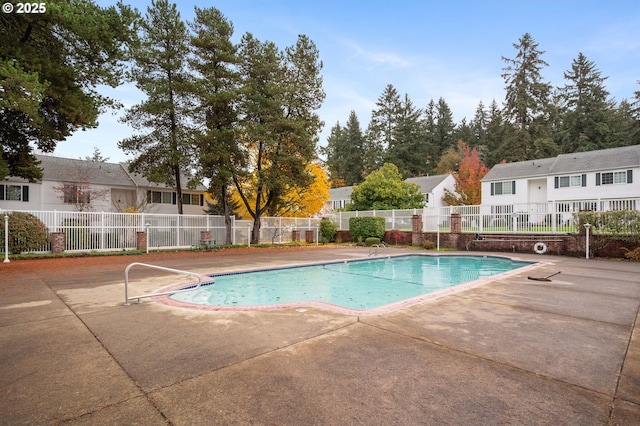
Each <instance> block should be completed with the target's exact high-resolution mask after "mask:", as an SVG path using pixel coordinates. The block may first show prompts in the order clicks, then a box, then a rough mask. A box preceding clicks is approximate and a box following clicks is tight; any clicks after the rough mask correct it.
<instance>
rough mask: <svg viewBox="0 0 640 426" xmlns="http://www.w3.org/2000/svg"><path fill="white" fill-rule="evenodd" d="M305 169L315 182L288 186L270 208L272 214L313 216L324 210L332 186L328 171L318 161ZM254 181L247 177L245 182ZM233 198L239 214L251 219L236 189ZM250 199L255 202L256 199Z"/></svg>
mask: <svg viewBox="0 0 640 426" xmlns="http://www.w3.org/2000/svg"><path fill="white" fill-rule="evenodd" d="M305 171H306V173H308V174H310V175H311V176H312V178H313V182H312V183H311V184H310V185H309V186H307V187H305V188H300V187H298V186H293V187H289V186H287V188H286V189H285V192H284V194H283V195H282V196H281V197H280V198H279V199H278V201H277V203H276V205H275V206H274V208H273V209H270V211H269V213H270V215H272V216H281V217H311V216H314V215H316V214H317V213H319V212H320V211H321V210H322V207H324V204H325V203H326V202H327V200H328V199H329V189H330V187H331V185H330V182H329V178H328V176H327V172H326V170H325V169H324V168H323V167H322V166H321V165H319V164H316V163H310V164H308V165H307V167H306V169H305ZM254 183H255V179H247V180H245V182H244V184H245V185H248V186H251V185H253V184H254ZM246 192H247V193H251V194H253V193H255V191H246ZM231 200H232V202H234V203H235V204H237V205H238V206H239V207H238V209H237V214H238V216H239V217H240V218H242V219H251V215H250V214H249V212H248V210H247V207H246V205H245V204H244V203H243V202H242V198H241V197H240V194H239V193H238V191H237V190H236V189H233V190H232V193H231ZM248 201H249V202H250V203H254V202H255V199H250V200H248Z"/></svg>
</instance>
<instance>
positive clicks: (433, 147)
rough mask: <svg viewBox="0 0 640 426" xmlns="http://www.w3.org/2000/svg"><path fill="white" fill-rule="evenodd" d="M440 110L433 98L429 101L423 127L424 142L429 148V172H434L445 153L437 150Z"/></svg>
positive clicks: (427, 148) (425, 110)
mask: <svg viewBox="0 0 640 426" xmlns="http://www.w3.org/2000/svg"><path fill="white" fill-rule="evenodd" d="M437 115H438V111H437V107H436V103H435V101H434V100H433V99H431V100H430V101H429V103H428V104H427V107H426V108H425V109H424V113H423V116H424V118H423V120H422V128H423V131H424V142H425V145H426V150H427V173H432V172H433V170H434V169H435V167H436V165H437V164H438V161H440V157H441V155H442V154H443V153H439V152H438V150H437V142H436V135H437V130H436V126H437V123H438V117H437Z"/></svg>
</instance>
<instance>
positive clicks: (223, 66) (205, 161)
mask: <svg viewBox="0 0 640 426" xmlns="http://www.w3.org/2000/svg"><path fill="white" fill-rule="evenodd" d="M195 14H196V15H195V20H194V22H193V23H192V24H191V28H192V30H193V33H194V35H193V36H192V37H191V44H192V46H193V55H192V58H191V59H190V65H191V67H192V69H193V70H194V71H196V73H197V74H196V76H197V77H196V78H195V80H194V82H193V85H192V93H193V94H194V96H195V98H196V99H197V100H198V109H197V111H196V114H195V117H196V118H195V121H196V123H198V124H199V130H200V131H199V132H198V133H197V134H196V137H195V139H194V144H195V151H196V159H197V161H196V163H197V164H196V170H197V174H198V176H199V177H200V178H203V179H206V180H208V182H209V193H210V194H211V196H212V199H213V200H215V202H216V203H215V204H216V207H217V209H218V211H219V212H220V213H221V214H222V215H223V216H224V218H225V228H226V236H225V241H226V244H231V242H232V234H231V232H232V228H231V214H232V210H233V206H232V205H231V202H230V196H229V189H230V187H231V186H232V185H233V180H232V177H233V173H234V171H235V170H236V169H237V168H238V167H240V166H241V165H240V164H238V163H239V162H240V161H241V158H242V157H241V153H240V150H239V148H238V145H237V144H236V132H235V126H236V124H237V121H238V113H237V111H236V103H237V99H238V83H239V75H238V73H237V71H236V70H235V67H236V66H237V63H238V56H237V48H236V46H235V45H234V44H233V43H232V42H231V37H232V35H233V25H232V23H231V22H230V21H228V20H227V19H226V18H225V17H224V15H222V13H221V12H220V11H219V10H218V9H215V8H208V9H200V8H198V7H196V8H195Z"/></svg>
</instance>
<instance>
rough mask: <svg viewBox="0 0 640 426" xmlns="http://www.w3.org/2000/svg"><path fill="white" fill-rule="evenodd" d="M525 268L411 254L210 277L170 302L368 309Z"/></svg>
mask: <svg viewBox="0 0 640 426" xmlns="http://www.w3.org/2000/svg"><path fill="white" fill-rule="evenodd" d="M526 265H530V263H529V262H520V261H513V260H511V259H505V258H499V257H486V256H423V255H409V256H399V257H389V258H384V259H372V260H365V261H350V262H341V263H327V264H323V265H314V266H302V267H293V268H283V269H275V270H264V271H257V272H245V273H234V274H228V275H212V276H214V277H215V284H214V285H209V286H204V287H200V288H198V289H195V290H194V291H190V292H184V293H177V294H174V295H172V296H171V298H172V299H174V300H178V301H182V302H187V303H192V304H198V305H210V306H222V307H224V306H227V307H229V306H256V305H277V304H290V303H299V302H311V301H314V302H325V303H329V304H332V305H338V306H342V307H345V308H349V309H356V310H367V309H372V308H376V307H380V306H384V305H388V304H391V303H394V302H398V301H401V300H405V299H410V298H413V297H416V296H420V295H424V294H428V293H432V292H435V291H438V290H442V289H445V288H448V287H452V286H455V285H458V284H461V283H465V282H469V281H474V280H477V279H480V278H485V277H489V276H492V275H496V274H500V273H503V272H507V271H511V270H514V269H517V268H521V267H523V266H526Z"/></svg>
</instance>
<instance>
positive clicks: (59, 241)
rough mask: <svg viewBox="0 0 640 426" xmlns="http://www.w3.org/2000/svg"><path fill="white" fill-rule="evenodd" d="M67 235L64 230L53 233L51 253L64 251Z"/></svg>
mask: <svg viewBox="0 0 640 426" xmlns="http://www.w3.org/2000/svg"><path fill="white" fill-rule="evenodd" d="M64 246H65V236H64V233H63V232H52V233H51V253H64Z"/></svg>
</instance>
